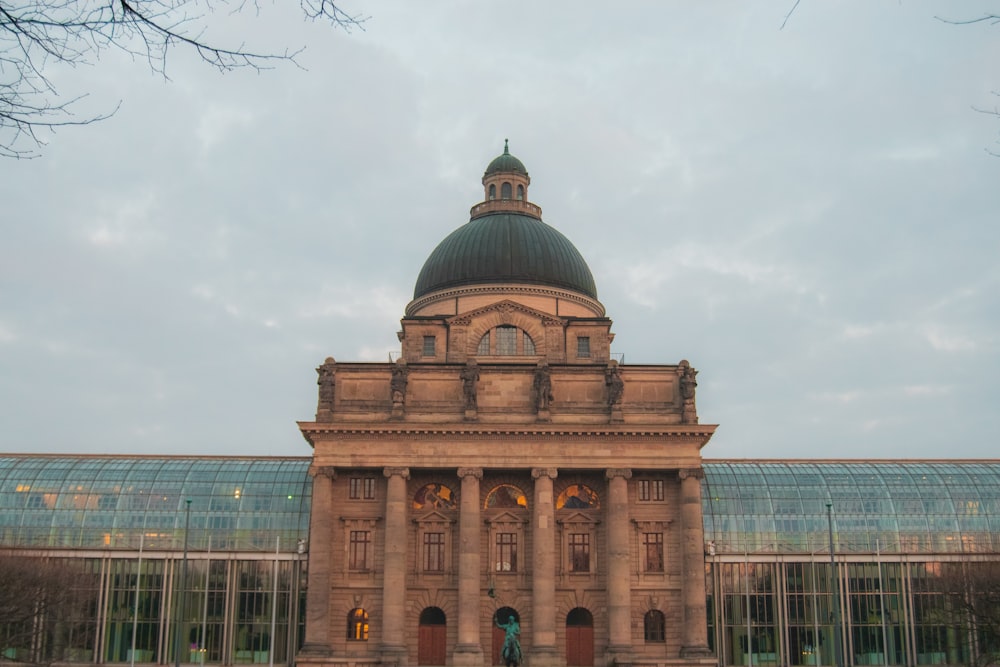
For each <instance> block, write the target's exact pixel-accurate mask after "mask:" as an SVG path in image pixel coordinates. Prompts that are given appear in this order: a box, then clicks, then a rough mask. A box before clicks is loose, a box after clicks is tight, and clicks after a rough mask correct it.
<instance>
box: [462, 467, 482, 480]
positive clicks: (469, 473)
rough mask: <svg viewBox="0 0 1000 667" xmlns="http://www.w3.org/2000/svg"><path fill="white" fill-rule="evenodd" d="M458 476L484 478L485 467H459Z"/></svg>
mask: <svg viewBox="0 0 1000 667" xmlns="http://www.w3.org/2000/svg"><path fill="white" fill-rule="evenodd" d="M458 476H459V477H460V478H465V477H475V478H476V479H482V478H483V469H482V468H459V469H458Z"/></svg>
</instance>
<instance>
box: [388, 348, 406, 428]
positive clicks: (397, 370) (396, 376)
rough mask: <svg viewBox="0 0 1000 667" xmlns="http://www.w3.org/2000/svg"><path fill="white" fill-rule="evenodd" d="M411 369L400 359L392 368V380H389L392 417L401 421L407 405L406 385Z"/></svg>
mask: <svg viewBox="0 0 1000 667" xmlns="http://www.w3.org/2000/svg"><path fill="white" fill-rule="evenodd" d="M409 376H410V369H409V368H407V366H406V361H404V360H403V359H399V360H398V361H396V365H395V366H393V367H392V379H391V380H389V395H390V396H391V397H392V416H393V418H395V419H399V418H400V417H402V416H403V408H404V406H405V405H406V385H407V383H408V382H409Z"/></svg>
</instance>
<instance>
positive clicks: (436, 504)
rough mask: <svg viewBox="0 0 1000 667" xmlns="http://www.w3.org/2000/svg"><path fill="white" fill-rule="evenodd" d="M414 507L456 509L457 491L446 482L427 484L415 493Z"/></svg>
mask: <svg viewBox="0 0 1000 667" xmlns="http://www.w3.org/2000/svg"><path fill="white" fill-rule="evenodd" d="M413 509H415V510H422V509H444V510H453V509H455V492H454V491H452V490H451V489H450V488H448V487H447V486H445V485H444V484H427V485H424V486H422V487H420V490H419V491H417V492H416V493H415V494H413Z"/></svg>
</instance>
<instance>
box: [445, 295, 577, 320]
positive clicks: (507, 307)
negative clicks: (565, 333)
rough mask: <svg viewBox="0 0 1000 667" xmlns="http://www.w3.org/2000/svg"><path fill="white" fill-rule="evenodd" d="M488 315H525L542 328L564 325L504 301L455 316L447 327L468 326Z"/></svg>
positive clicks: (523, 306)
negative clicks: (538, 323) (536, 321)
mask: <svg viewBox="0 0 1000 667" xmlns="http://www.w3.org/2000/svg"><path fill="white" fill-rule="evenodd" d="M489 313H497V314H498V315H499V316H500V317H503V316H507V317H510V316H511V315H513V314H514V313H520V314H522V315H527V316H528V317H530V318H531V319H533V320H538V321H539V322H541V323H542V325H544V326H553V325H554V326H564V325H565V324H566V323H565V322H564V321H563V320H561V319H559V318H557V317H553V316H552V315H549V314H548V313H544V312H542V311H540V310H535V309H534V308H529V307H527V306H525V305H523V304H520V303H518V302H516V301H511V300H504V301H500V302H498V303H492V304H490V305H488V306H484V307H482V308H477V309H476V310H472V311H469V312H467V313H462V314H461V315H456V316H455V317H452V318H451V319H450V320H448V324H449V326H469V325H470V324H472V321H473V320H475V319H477V318H479V317H482V316H483V315H486V314H489ZM512 321H513V319H512V318H511V319H510V320H509V321H507V322H506V323H511V322H512Z"/></svg>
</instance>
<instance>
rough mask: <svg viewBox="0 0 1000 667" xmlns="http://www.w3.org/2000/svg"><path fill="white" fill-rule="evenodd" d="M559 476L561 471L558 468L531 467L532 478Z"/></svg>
mask: <svg viewBox="0 0 1000 667" xmlns="http://www.w3.org/2000/svg"><path fill="white" fill-rule="evenodd" d="M558 476H559V471H558V470H557V469H556V468H532V469H531V479H538V478H539V477H548V478H549V479H555V478H556V477H558Z"/></svg>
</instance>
